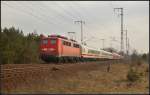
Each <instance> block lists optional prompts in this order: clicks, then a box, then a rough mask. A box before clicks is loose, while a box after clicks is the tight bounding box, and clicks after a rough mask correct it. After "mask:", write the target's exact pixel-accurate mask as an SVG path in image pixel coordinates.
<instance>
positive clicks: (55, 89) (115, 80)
mask: <svg viewBox="0 0 150 95" xmlns="http://www.w3.org/2000/svg"><path fill="white" fill-rule="evenodd" d="M108 66H109V65H108V64H102V63H99V62H97V63H82V64H81V63H77V64H5V65H1V76H0V78H1V93H12V94H13V93H14V94H18V93H22V94H28V93H32V94H36V93H42V94H48V93H58V94H61V93H69V94H71V93H91V94H95V93H96V94H98V93H128V94H129V93H149V71H148V72H146V69H147V68H148V64H145V63H143V64H142V65H140V66H135V67H136V68H138V71H139V72H141V73H142V75H141V80H140V81H139V82H135V83H133V84H132V85H128V84H129V83H128V81H127V78H126V75H127V72H128V71H129V66H130V65H129V64H123V63H113V64H111V65H110V71H109V72H107V70H108Z"/></svg>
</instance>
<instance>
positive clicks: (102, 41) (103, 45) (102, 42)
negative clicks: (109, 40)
mask: <svg viewBox="0 0 150 95" xmlns="http://www.w3.org/2000/svg"><path fill="white" fill-rule="evenodd" d="M100 40H102V43H103V49H104V41H105V39H100Z"/></svg>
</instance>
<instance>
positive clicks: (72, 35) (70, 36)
mask: <svg viewBox="0 0 150 95" xmlns="http://www.w3.org/2000/svg"><path fill="white" fill-rule="evenodd" d="M70 34H74V39H73V35H72V37H71V36H70ZM68 35H69V36H70V39H72V40H76V37H75V32H68Z"/></svg>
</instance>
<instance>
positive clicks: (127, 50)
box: [125, 30, 128, 55]
mask: <svg viewBox="0 0 150 95" xmlns="http://www.w3.org/2000/svg"><path fill="white" fill-rule="evenodd" d="M125 31H126V53H127V55H128V39H127V30H125Z"/></svg>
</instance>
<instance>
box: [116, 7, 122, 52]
mask: <svg viewBox="0 0 150 95" xmlns="http://www.w3.org/2000/svg"><path fill="white" fill-rule="evenodd" d="M115 10H118V12H119V11H120V14H119V15H121V49H120V50H121V52H123V50H124V43H123V8H114V11H115Z"/></svg>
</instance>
